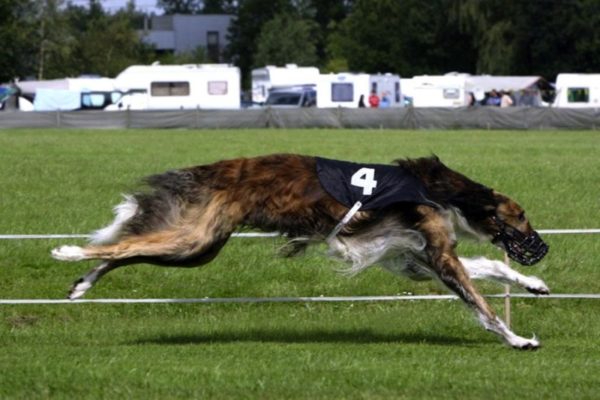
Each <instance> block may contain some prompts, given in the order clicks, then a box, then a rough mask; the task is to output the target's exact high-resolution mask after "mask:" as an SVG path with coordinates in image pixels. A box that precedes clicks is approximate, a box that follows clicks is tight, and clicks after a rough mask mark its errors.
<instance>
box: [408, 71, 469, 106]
mask: <svg viewBox="0 0 600 400" xmlns="http://www.w3.org/2000/svg"><path fill="white" fill-rule="evenodd" d="M467 76H468V75H465V74H458V75H435V76H430V75H418V76H414V77H413V78H412V79H411V83H412V85H411V86H412V90H411V96H412V105H413V106H414V107H462V106H465V105H467V104H468V97H467Z"/></svg>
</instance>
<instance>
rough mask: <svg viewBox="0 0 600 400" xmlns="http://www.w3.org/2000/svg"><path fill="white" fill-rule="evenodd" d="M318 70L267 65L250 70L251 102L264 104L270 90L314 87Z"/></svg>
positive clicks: (317, 77) (290, 65)
mask: <svg viewBox="0 0 600 400" xmlns="http://www.w3.org/2000/svg"><path fill="white" fill-rule="evenodd" d="M318 79H319V69H318V68H316V67H299V66H297V65H296V64H287V65H286V66H285V67H276V66H274V65H267V66H266V67H264V68H257V69H254V70H252V101H253V102H255V103H264V102H265V101H266V100H267V98H268V97H269V91H270V90H271V89H281V88H285V87H298V86H311V85H312V86H316V84H317V80H318Z"/></svg>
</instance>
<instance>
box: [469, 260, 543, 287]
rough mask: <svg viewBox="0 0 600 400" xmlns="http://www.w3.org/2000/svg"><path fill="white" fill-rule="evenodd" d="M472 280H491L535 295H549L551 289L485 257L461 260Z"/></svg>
mask: <svg viewBox="0 0 600 400" xmlns="http://www.w3.org/2000/svg"><path fill="white" fill-rule="evenodd" d="M459 260H460V262H461V263H462V265H463V266H464V267H465V268H466V270H467V272H468V274H469V277H470V278H471V279H489V280H492V281H496V282H499V283H507V284H510V285H517V286H520V287H522V288H523V289H525V290H527V291H528V292H531V293H534V294H549V293H550V289H548V286H546V284H545V283H544V282H543V281H542V280H541V279H539V278H537V277H535V276H526V275H523V274H521V273H519V272H517V271H515V270H514V269H512V268H510V267H509V266H508V265H506V264H505V263H503V262H502V261H496V260H489V259H487V258H485V257H478V258H463V257H460V258H459Z"/></svg>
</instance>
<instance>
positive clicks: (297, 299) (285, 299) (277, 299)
mask: <svg viewBox="0 0 600 400" xmlns="http://www.w3.org/2000/svg"><path fill="white" fill-rule="evenodd" d="M509 296H510V297H511V298H526V299H588V300H599V299H600V294H578V293H573V294H568V293H564V294H549V295H535V294H530V293H516V294H510V295H509ZM485 297H488V298H505V297H507V295H506V294H491V295H486V296H485ZM416 300H458V297H457V296H455V295H451V294H447V295H405V296H358V297H357V296H337V297H335V296H334V297H326V296H318V297H214V298H211V297H205V298H189V299H80V300H68V299H3V300H0V305H9V304H89V303H102V304H107V303H108V304H148V303H155V304H156V303H200V304H215V303H221V304H222V303H334V302H375V301H416Z"/></svg>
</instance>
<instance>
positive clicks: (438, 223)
mask: <svg viewBox="0 0 600 400" xmlns="http://www.w3.org/2000/svg"><path fill="white" fill-rule="evenodd" d="M420 211H421V213H422V216H423V218H422V220H421V221H420V222H419V223H418V224H417V226H418V229H419V230H420V231H421V232H422V233H423V235H424V236H425V238H426V240H427V245H426V252H427V257H428V258H429V260H428V261H429V265H430V267H431V268H432V270H433V272H434V273H435V274H436V275H437V276H438V278H439V279H440V280H441V281H442V282H443V283H444V285H446V286H447V287H448V288H449V289H450V290H452V291H453V292H454V293H456V294H457V295H458V296H459V297H460V298H461V299H462V300H463V301H464V302H465V303H466V304H467V305H468V306H469V307H470V308H471V309H472V310H473V311H474V312H475V314H476V315H477V318H478V319H479V321H480V322H481V324H482V325H483V326H484V327H485V329H487V330H489V331H491V332H494V333H495V334H497V335H499V336H500V337H502V339H503V340H504V341H505V342H506V343H507V344H509V345H510V346H512V347H514V348H518V349H535V348H537V347H539V346H540V343H539V341H538V340H537V339H536V338H535V337H534V338H532V339H526V338H523V337H520V336H518V335H516V334H515V333H513V332H512V331H511V330H510V329H509V328H508V327H507V326H506V324H505V323H504V322H503V321H502V320H501V319H500V318H498V317H497V316H496V314H495V312H494V310H492V308H491V307H490V306H489V304H488V303H487V301H486V300H485V299H484V297H483V296H482V295H481V294H480V293H479V292H478V291H477V289H476V288H475V287H474V286H473V283H472V282H471V280H470V278H469V275H468V273H467V271H466V269H465V267H464V266H463V265H462V263H461V262H460V260H459V258H458V256H457V255H456V253H455V252H454V243H453V241H452V239H451V235H450V233H449V232H448V229H447V225H446V224H445V221H444V219H443V217H442V216H440V215H439V214H438V213H437V212H436V211H435V210H434V209H432V208H428V207H421V210H420Z"/></svg>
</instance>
